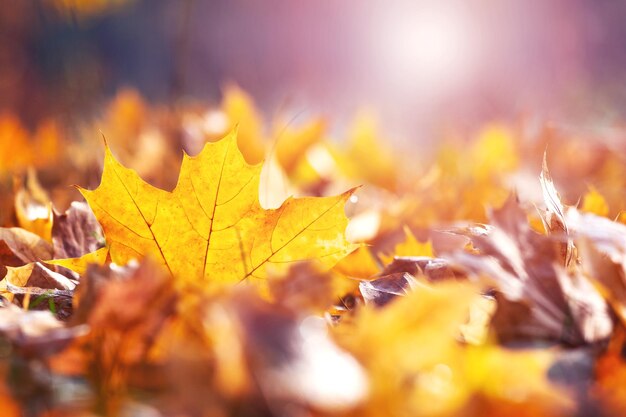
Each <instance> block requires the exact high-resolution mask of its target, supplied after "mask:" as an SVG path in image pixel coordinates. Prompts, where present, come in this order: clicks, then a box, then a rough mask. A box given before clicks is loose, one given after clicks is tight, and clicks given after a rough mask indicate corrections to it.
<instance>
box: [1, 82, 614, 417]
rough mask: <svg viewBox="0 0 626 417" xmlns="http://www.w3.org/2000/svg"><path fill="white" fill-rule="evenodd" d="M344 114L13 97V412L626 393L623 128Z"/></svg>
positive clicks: (497, 411)
mask: <svg viewBox="0 0 626 417" xmlns="http://www.w3.org/2000/svg"><path fill="white" fill-rule="evenodd" d="M331 123H332V120H330V119H328V120H326V119H324V118H313V119H309V120H298V121H297V123H294V122H292V121H289V119H288V118H287V117H286V116H285V115H278V116H277V117H276V118H275V120H274V121H272V122H268V120H266V119H265V118H264V117H262V116H261V115H260V113H259V112H258V111H257V110H256V108H255V107H254V105H253V103H252V100H251V99H250V98H249V97H248V96H247V95H246V94H245V93H244V92H243V91H241V90H239V89H237V88H236V87H229V88H228V89H226V91H225V92H224V99H223V101H222V103H221V104H220V105H219V106H208V107H207V106H205V105H203V104H197V103H186V104H184V105H181V106H179V107H174V108H165V107H163V108H161V107H157V106H151V105H148V104H147V103H146V102H145V101H144V100H143V99H142V98H141V97H140V96H139V95H138V94H137V93H136V92H133V91H130V90H128V91H122V92H120V93H119V94H118V95H117V97H116V98H115V99H114V100H113V101H112V102H111V103H110V104H109V105H108V106H107V108H106V110H105V111H104V112H103V113H102V115H101V117H99V118H97V119H90V120H85V121H84V122H83V123H81V124H80V125H77V126H75V127H72V128H70V127H67V126H65V125H64V124H63V123H61V122H59V121H45V122H43V123H42V125H41V126H40V127H39V128H37V129H35V130H34V131H29V129H27V128H25V127H24V126H23V125H22V124H21V122H20V120H19V119H17V118H16V117H14V116H12V115H8V114H5V115H2V116H0V161H1V163H0V192H2V199H1V200H0V222H1V223H2V226H3V227H2V228H0V274H1V277H2V281H0V293H1V295H2V300H1V304H2V306H1V307H0V411H1V412H0V415H2V416H3V417H4V416H6V417H13V416H46V417H48V416H97V415H103V416H190V417H191V416H240V415H241V416H244V415H245V416H248V415H249V416H269V415H275V416H385V415H394V416H396V415H397V416H509V415H520V416H536V415H543V416H587V415H588V416H598V415H601V416H621V415H622V413H623V410H624V409H626V391H625V390H624V388H623V386H624V384H625V383H626V363H625V359H624V354H623V352H624V341H625V339H624V337H625V335H626V333H625V332H624V326H625V325H626V225H625V224H623V223H622V222H623V221H624V220H626V216H624V215H623V212H622V211H621V210H623V209H624V208H626V192H625V191H626V161H625V158H626V153H624V149H626V148H625V147H624V146H623V145H624V144H625V143H624V132H625V131H624V130H623V128H622V127H619V126H615V127H610V128H607V129H605V130H602V131H582V130H581V131H571V130H566V129H563V128H559V127H556V126H550V125H548V124H546V125H545V126H542V127H539V128H538V127H537V123H535V122H533V123H531V122H530V121H522V122H520V123H518V124H516V125H503V124H492V125H488V126H485V127H484V129H482V130H480V131H479V132H476V133H475V134H474V135H472V136H471V137H464V136H460V135H459V136H455V135H452V134H451V135H443V136H442V138H441V141H440V142H439V145H437V147H436V149H435V150H434V151H433V152H430V153H428V154H426V153H419V152H417V150H416V149H412V150H410V151H406V150H405V151H401V150H399V149H395V148H394V147H393V146H392V145H390V143H391V142H390V141H389V140H388V139H389V138H387V137H385V136H384V129H382V127H381V128H379V127H377V125H376V123H375V121H374V118H373V117H372V116H371V115H369V114H367V113H362V114H360V115H357V117H355V121H354V123H353V126H352V127H350V128H349V129H347V130H346V132H344V133H343V137H334V135H332V134H331V133H330V132H331V131H332V130H331V129H330V124H331ZM98 131H101V132H102V133H103V136H104V137H105V139H103V138H102V137H99V133H98ZM72 185H73V186H74V187H72Z"/></svg>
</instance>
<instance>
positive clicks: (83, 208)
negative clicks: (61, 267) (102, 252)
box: [52, 201, 104, 259]
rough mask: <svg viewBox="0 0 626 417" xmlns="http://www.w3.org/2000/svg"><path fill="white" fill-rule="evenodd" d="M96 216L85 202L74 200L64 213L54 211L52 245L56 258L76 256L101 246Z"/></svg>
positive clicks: (101, 239)
mask: <svg viewBox="0 0 626 417" xmlns="http://www.w3.org/2000/svg"><path fill="white" fill-rule="evenodd" d="M103 242H104V237H103V235H102V229H101V227H100V224H99V223H98V220H97V219H96V216H94V214H93V213H92V211H91V209H90V208H89V206H88V205H87V204H86V203H83V202H77V201H74V202H72V204H71V205H70V208H69V209H67V211H66V212H65V213H62V214H58V213H56V212H55V213H54V223H53V225H52V245H53V246H54V257H55V258H56V259H64V258H78V257H81V256H83V255H86V254H88V253H90V252H94V251H96V250H98V249H99V248H101V247H102V246H103Z"/></svg>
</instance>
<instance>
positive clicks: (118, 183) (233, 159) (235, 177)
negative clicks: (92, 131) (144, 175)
mask: <svg viewBox="0 0 626 417" xmlns="http://www.w3.org/2000/svg"><path fill="white" fill-rule="evenodd" d="M236 144H237V135H236V133H235V132H232V133H231V134H229V135H228V136H227V137H226V138H224V139H222V140H220V141H218V142H215V143H207V144H206V145H205V148H204V149H203V151H202V152H201V153H200V154H199V155H197V156H195V157H189V156H185V157H184V159H183V164H182V166H181V172H180V176H179V180H178V184H177V185H176V187H175V188H174V190H173V191H172V192H167V191H163V190H160V189H158V188H155V187H153V186H151V185H149V184H147V183H146V182H144V181H143V180H142V179H141V178H140V177H139V176H138V175H137V174H136V173H135V172H134V171H132V170H130V169H128V168H125V167H123V166H122V165H121V164H120V163H119V162H117V160H115V158H114V157H113V155H112V154H111V151H110V149H109V148H108V147H107V149H106V155H105V162H104V172H103V174H102V181H101V183H100V186H99V187H98V188H97V189H96V190H94V191H88V190H85V189H81V190H80V191H81V193H82V194H83V195H84V196H85V199H86V200H87V202H88V203H89V205H90V206H91V208H92V210H93V212H94V214H95V215H96V217H97V218H98V220H99V221H100V223H101V225H102V227H103V229H104V232H105V235H106V239H107V242H108V247H109V250H110V254H111V258H112V260H113V262H115V263H116V264H120V265H124V264H126V263H127V262H129V261H130V260H131V259H134V258H141V257H143V256H146V255H149V256H151V257H153V258H154V259H155V260H156V261H157V262H159V263H160V264H162V265H164V266H165V267H166V268H167V269H168V270H169V271H170V273H171V274H172V275H173V276H174V277H175V278H176V279H177V282H178V283H181V284H182V283H184V284H192V285H196V286H202V287H210V286H211V285H213V284H215V283H218V282H219V283H237V282H241V281H243V280H246V279H260V280H265V279H266V277H267V274H266V272H267V271H266V270H267V269H268V268H274V269H282V268H284V267H285V266H287V265H288V264H289V263H292V262H295V261H316V262H319V263H321V264H323V265H326V266H327V267H330V266H333V265H334V264H335V263H336V262H337V261H338V260H339V259H341V258H342V257H343V256H345V255H347V254H348V253H350V251H351V250H353V246H352V245H351V244H350V243H349V242H348V241H347V240H346V238H345V236H344V230H345V228H346V225H347V218H346V216H345V214H344V204H345V202H346V201H347V199H348V198H349V197H350V195H351V194H352V192H353V190H350V191H347V192H345V193H343V194H341V195H338V196H336V197H325V198H313V197H307V198H290V199H288V200H287V201H285V202H284V203H283V204H282V205H281V206H280V207H279V208H278V209H276V210H263V209H262V208H261V207H260V205H259V202H258V187H259V173H260V169H261V166H260V165H254V166H251V165H248V164H247V163H246V162H245V161H244V159H243V157H242V155H241V153H240V152H239V151H238V149H237V145H236Z"/></svg>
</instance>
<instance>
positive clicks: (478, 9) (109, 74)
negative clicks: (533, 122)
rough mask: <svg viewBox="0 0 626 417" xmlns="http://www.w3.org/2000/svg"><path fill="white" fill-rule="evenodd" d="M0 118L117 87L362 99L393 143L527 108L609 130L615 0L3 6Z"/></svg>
mask: <svg viewBox="0 0 626 417" xmlns="http://www.w3.org/2000/svg"><path fill="white" fill-rule="evenodd" d="M2 5H3V7H1V8H0V112H2V111H6V112H12V113H15V114H17V115H18V116H19V117H20V118H21V119H22V120H23V122H24V123H25V124H26V125H27V126H34V125H36V124H37V123H38V122H39V121H40V120H41V119H42V118H45V117H50V116H52V117H57V118H58V117H60V118H65V120H67V121H68V123H70V124H71V122H72V120H75V119H78V118H81V119H82V118H85V117H89V116H90V115H95V113H97V112H98V109H99V108H101V106H102V104H103V103H104V102H106V101H107V100H109V99H110V98H111V97H112V96H114V95H115V93H116V91H118V90H119V89H120V88H122V87H128V86H130V87H133V88H136V89H138V90H139V92H140V93H141V95H142V96H144V97H145V98H146V99H147V100H149V101H150V102H153V103H160V104H168V105H169V104H175V103H179V102H185V101H186V100H190V99H194V100H201V101H203V102H208V103H212V102H218V101H219V100H220V97H221V92H222V91H223V88H224V86H225V85H228V84H229V83H235V84H237V85H239V86H240V87H241V88H242V89H243V90H245V91H247V92H248V93H250V95H251V96H252V97H254V99H255V100H256V101H257V103H258V104H259V108H260V109H262V110H263V112H265V113H266V114H268V115H270V116H271V114H272V113H275V112H278V111H281V112H288V113H290V114H292V115H294V117H298V115H300V114H314V115H322V116H324V115H326V116H332V117H330V119H331V120H332V125H331V129H341V128H342V124H345V123H347V121H348V120H349V119H350V118H352V117H353V115H354V114H355V112H356V111H357V110H359V109H361V108H363V107H367V108H370V109H372V110H373V111H375V112H376V113H377V114H378V115H379V118H380V120H381V121H382V122H384V126H385V131H386V132H387V133H388V134H389V136H390V137H394V138H397V139H396V140H397V141H398V142H399V143H400V144H403V143H404V144H413V143H415V144H427V143H430V142H432V141H433V140H434V138H436V137H437V135H438V134H440V133H441V131H445V130H446V129H448V127H450V126H454V127H455V129H473V128H475V127H476V126H479V125H482V124H483V123H485V122H486V121H491V120H504V121H506V120H510V119H517V118H520V117H531V118H532V117H540V118H541V119H542V120H548V121H553V122H555V123H562V124H564V125H567V124H571V123H575V124H587V125H597V124H603V123H615V121H616V120H619V119H620V118H621V117H622V116H623V114H622V113H623V112H624V110H623V109H624V108H625V107H624V106H623V104H624V101H625V99H626V88H625V87H624V86H625V85H626V83H625V81H626V79H625V78H626V71H624V70H625V69H626V42H625V40H626V25H624V22H625V21H626V3H624V2H619V1H611V0H594V1H591V0H567V1H566V0H543V1H541V2H528V1H525V0H422V1H409V0H396V1H388V0H386V1H383V0H367V1H363V0H359V1H357V0H344V1H341V2H338V1H333V0H318V1H314V2H293V1H287V0H265V1H263V2H259V1H252V0H211V1H209V0H204V1H202V0H177V1H168V0H3V2H2Z"/></svg>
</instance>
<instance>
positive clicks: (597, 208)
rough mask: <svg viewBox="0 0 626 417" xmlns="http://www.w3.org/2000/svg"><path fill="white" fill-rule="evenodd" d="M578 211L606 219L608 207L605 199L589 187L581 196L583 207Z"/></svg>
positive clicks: (593, 188)
mask: <svg viewBox="0 0 626 417" xmlns="http://www.w3.org/2000/svg"><path fill="white" fill-rule="evenodd" d="M580 209H581V211H584V212H586V213H593V214H597V215H598V216H602V217H606V216H608V214H609V205H608V204H607V202H606V199H605V198H604V196H603V195H602V194H600V192H599V191H598V190H597V189H596V188H595V187H593V186H589V191H587V194H585V195H584V196H583V205H582V207H581V208H580Z"/></svg>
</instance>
